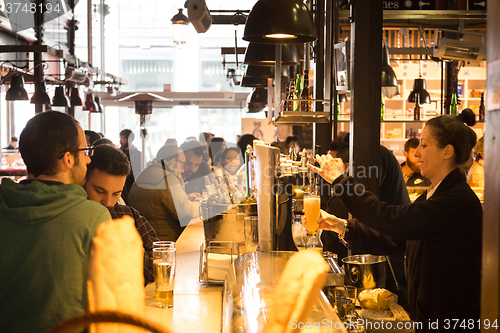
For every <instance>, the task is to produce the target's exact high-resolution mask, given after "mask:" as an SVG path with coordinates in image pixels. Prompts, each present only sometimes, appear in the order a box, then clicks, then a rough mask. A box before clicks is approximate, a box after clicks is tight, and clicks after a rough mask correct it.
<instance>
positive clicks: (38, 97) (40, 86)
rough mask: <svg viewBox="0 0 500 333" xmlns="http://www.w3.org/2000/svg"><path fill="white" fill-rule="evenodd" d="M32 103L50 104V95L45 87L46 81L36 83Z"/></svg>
mask: <svg viewBox="0 0 500 333" xmlns="http://www.w3.org/2000/svg"><path fill="white" fill-rule="evenodd" d="M30 103H31V104H45V105H47V104H50V97H49V95H47V89H46V87H45V82H44V81H42V82H36V83H35V93H34V94H33V96H32V97H31V100H30Z"/></svg>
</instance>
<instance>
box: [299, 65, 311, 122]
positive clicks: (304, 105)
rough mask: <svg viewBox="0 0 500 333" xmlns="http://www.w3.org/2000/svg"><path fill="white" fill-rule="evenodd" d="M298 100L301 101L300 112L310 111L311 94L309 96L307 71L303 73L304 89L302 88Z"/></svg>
mask: <svg viewBox="0 0 500 333" xmlns="http://www.w3.org/2000/svg"><path fill="white" fill-rule="evenodd" d="M300 99H302V101H301V102H300V109H301V111H307V112H309V111H312V109H311V104H312V103H311V99H312V94H311V89H310V88H309V73H308V72H307V71H304V87H303V88H302V93H301V94H300Z"/></svg>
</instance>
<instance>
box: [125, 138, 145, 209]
mask: <svg viewBox="0 0 500 333" xmlns="http://www.w3.org/2000/svg"><path fill="white" fill-rule="evenodd" d="M134 138H135V134H134V132H132V131H131V130H129V129H124V130H122V131H121V132H120V150H121V151H123V152H124V153H125V155H127V158H128V160H129V162H130V166H131V167H132V169H131V170H130V174H129V175H128V176H127V180H126V181H125V186H124V187H123V198H124V199H125V201H126V202H127V200H128V199H127V198H128V194H129V192H130V189H131V188H132V184H134V181H135V178H137V175H138V174H139V173H140V172H141V171H142V154H141V152H140V151H139V150H138V149H137V148H136V147H135V146H134V145H133V144H132V142H133V141H134Z"/></svg>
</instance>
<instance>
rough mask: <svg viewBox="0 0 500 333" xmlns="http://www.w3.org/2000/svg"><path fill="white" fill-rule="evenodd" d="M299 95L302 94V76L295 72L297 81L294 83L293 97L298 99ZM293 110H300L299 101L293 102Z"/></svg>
mask: <svg viewBox="0 0 500 333" xmlns="http://www.w3.org/2000/svg"><path fill="white" fill-rule="evenodd" d="M301 95H302V76H301V75H300V74H297V81H296V83H295V99H297V100H299V99H300V96H301ZM293 110H294V111H301V110H300V102H299V101H294V102H293Z"/></svg>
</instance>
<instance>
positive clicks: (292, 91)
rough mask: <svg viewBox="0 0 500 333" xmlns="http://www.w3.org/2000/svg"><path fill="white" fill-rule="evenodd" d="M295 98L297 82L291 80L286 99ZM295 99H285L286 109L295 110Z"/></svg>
mask: <svg viewBox="0 0 500 333" xmlns="http://www.w3.org/2000/svg"><path fill="white" fill-rule="evenodd" d="M294 98H295V82H294V80H290V86H289V87H288V91H287V95H286V99H288V100H290V99H294ZM293 110H294V107H293V101H285V107H284V111H293Z"/></svg>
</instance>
